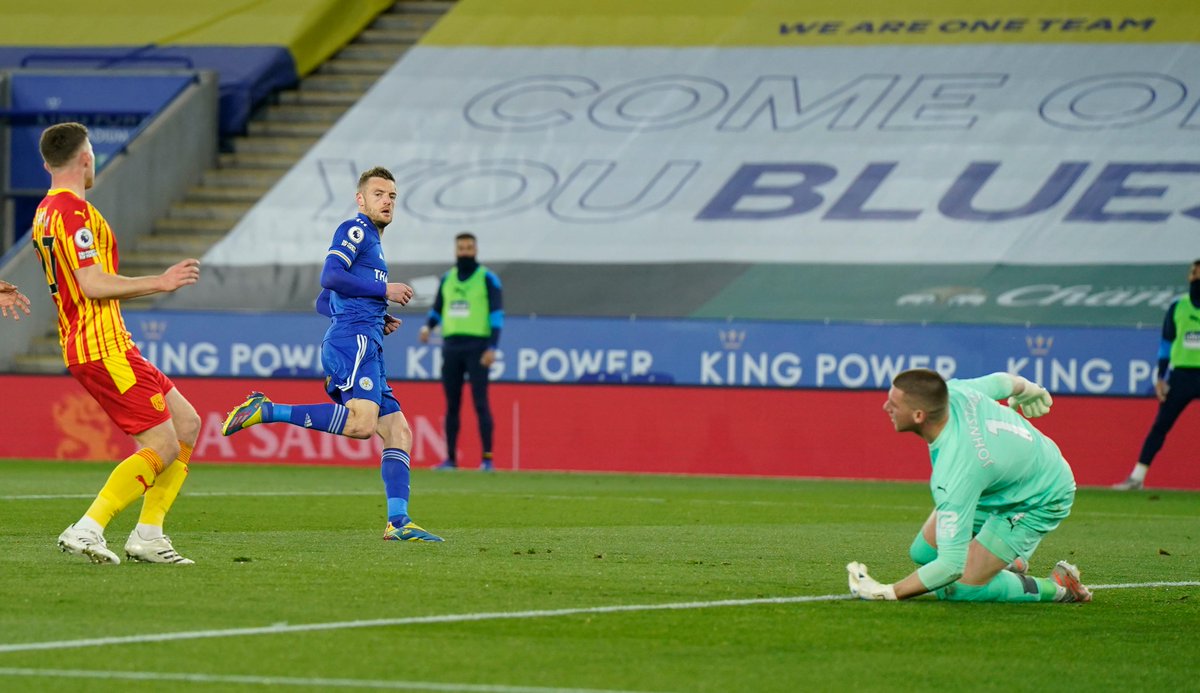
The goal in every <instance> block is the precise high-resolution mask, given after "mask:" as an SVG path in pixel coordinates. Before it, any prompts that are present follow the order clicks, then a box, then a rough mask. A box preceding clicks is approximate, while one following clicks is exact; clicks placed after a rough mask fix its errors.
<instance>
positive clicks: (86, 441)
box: [53, 394, 121, 460]
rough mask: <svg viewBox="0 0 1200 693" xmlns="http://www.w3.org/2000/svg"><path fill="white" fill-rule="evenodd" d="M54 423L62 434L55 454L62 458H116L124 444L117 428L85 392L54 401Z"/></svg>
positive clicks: (118, 456) (119, 455)
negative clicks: (115, 434)
mask: <svg viewBox="0 0 1200 693" xmlns="http://www.w3.org/2000/svg"><path fill="white" fill-rule="evenodd" d="M53 411H54V425H55V427H56V428H58V432H59V433H60V434H61V435H62V438H61V439H60V440H59V442H58V445H57V446H56V447H55V450H54V454H55V456H56V457H58V458H59V459H84V460H114V459H118V458H120V457H121V447H120V445H119V444H118V442H117V441H115V440H113V433H115V432H116V431H117V429H116V427H115V426H113V423H112V421H111V420H110V419H109V418H108V415H107V414H105V413H104V410H103V409H101V408H100V405H99V404H96V401H95V400H93V399H92V398H91V397H89V396H88V395H86V394H73V395H66V396H65V397H63V398H62V399H60V400H59V401H58V402H57V403H56V404H54V408H53Z"/></svg>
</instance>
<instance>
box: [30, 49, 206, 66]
mask: <svg viewBox="0 0 1200 693" xmlns="http://www.w3.org/2000/svg"><path fill="white" fill-rule="evenodd" d="M152 48H158V46H157V45H156V44H153V43H148V44H146V45H144V46H139V47H138V48H135V49H133V50H132V51H130V52H128V53H125V54H123V55H122V54H118V55H113V54H111V53H67V54H60V53H30V54H29V55H26V56H25V57H23V58H21V67H29V64H30V63H31V62H37V61H44V62H51V63H54V62H57V63H76V62H82V61H90V60H94V61H99V62H100V64H99V65H98V66H96V67H97V68H98V69H102V70H103V69H105V68H109V67H112V66H114V65H116V64H117V63H121V62H129V63H135V64H145V63H174V64H176V65H179V66H180V67H182V68H184V69H187V70H193V69H195V67H196V64H195V63H194V62H192V59H191V58H189V57H187V56H186V55H138V53H141V52H143V51H147V50H150V49H152Z"/></svg>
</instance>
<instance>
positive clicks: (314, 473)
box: [0, 461, 1200, 693]
mask: <svg viewBox="0 0 1200 693" xmlns="http://www.w3.org/2000/svg"><path fill="white" fill-rule="evenodd" d="M110 468H111V466H110V465H93V464H78V463H74V464H60V463H41V462H23V461H9V462H0V540H2V543H0V546H2V547H3V550H2V551H0V600H2V604H0V607H2V608H0V689H4V690H39V691H40V690H48V691H53V690H62V691H80V690H87V691H107V690H120V691H131V690H133V691H138V690H146V691H150V690H185V691H209V690H222V691H225V690H247V691H258V690H263V689H264V688H265V687H266V685H265V684H267V683H271V682H273V683H275V684H277V685H279V684H284V683H289V684H295V685H289V686H288V687H287V690H312V691H318V690H353V689H354V687H353V686H350V685H349V683H350V682H346V683H347V685H345V686H337V685H335V683H336V682H334V681H329V680H328V679H353V680H358V681H370V682H375V683H374V684H373V685H375V686H376V687H382V686H383V685H384V684H382V683H379V682H390V683H389V684H387V685H389V686H391V687H393V688H394V689H400V690H426V689H430V688H429V686H425V687H422V686H420V685H418V684H417V683H415V682H427V683H430V684H437V685H439V686H440V687H438V688H432V690H463V691H509V692H511V691H517V690H533V689H549V690H562V689H600V690H620V691H721V692H722V693H725V692H728V691H735V692H738V693H741V692H755V691H788V692H792V691H801V690H835V689H843V690H844V689H847V688H854V689H856V690H930V689H935V688H941V689H945V690H970V691H976V690H997V691H1006V692H1011V691H1013V690H1034V689H1038V690H1048V689H1056V688H1057V689H1071V690H1087V691H1092V690H1121V691H1137V690H1148V691H1154V690H1158V691H1175V690H1195V688H1194V687H1195V685H1196V683H1195V682H1196V677H1197V676H1200V664H1198V663H1197V662H1200V656H1198V655H1197V653H1196V649H1197V645H1198V644H1200V588H1198V587H1190V586H1189V587H1140V588H1133V589H1104V590H1098V591H1097V593H1096V600H1095V601H1094V602H1093V603H1091V604H1087V605H1066V604H1025V605H1002V604H996V605H992V604H947V603H941V602H937V601H936V600H932V599H921V600H917V601H913V602H906V603H900V604H880V603H865V602H857V601H843V600H829V601H817V602H804V603H794V602H793V603H759V604H748V605H731V606H711V607H706V608H688V609H678V610H633V611H623V612H609V613H603V612H591V613H589V612H577V613H571V614H566V615H544V616H537V617H521V618H516V617H511V615H512V614H516V613H519V612H527V611H536V610H551V609H586V608H589V607H609V606H617V605H654V604H669V603H684V602H713V601H717V600H740V599H765V598H776V597H800V596H821V595H838V594H843V593H844V592H845V591H846V579H845V570H844V565H845V563H846V562H847V561H848V560H851V559H856V560H861V561H863V562H865V563H866V564H867V565H869V566H870V567H871V570H872V574H874V575H876V576H878V577H880V578H883V579H885V580H886V581H893V580H896V579H899V578H900V577H903V576H904V575H905V574H907V573H908V572H909V571H910V570H911V568H912V566H911V564H910V562H909V560H908V557H907V549H908V544H909V542H910V541H911V539H912V536H913V534H914V533H915V532H916V530H917V528H918V526H919V525H920V524H921V522H922V521H923V520H924V519H925V517H926V516H927V515H928V512H929V494H928V489H927V488H926V487H925V486H923V485H920V484H898V483H851V482H832V481H829V482H822V481H804V480H780V479H737V478H696V477H691V478H688V477H663V476H623V475H622V476H618V475H611V476H609V475H582V474H537V473H519V474H505V473H499V474H494V475H484V474H480V473H478V472H474V471H465V470H464V471H459V472H452V473H433V472H428V471H424V470H420V471H417V472H415V474H414V479H413V505H412V508H413V514H414V517H415V518H416V519H417V520H418V522H420V523H421V524H422V525H423V526H425V527H426V528H427V529H429V530H431V531H434V532H437V533H440V534H443V535H444V536H446V538H447V541H446V543H444V544H407V543H406V544H398V543H393V542H383V541H381V540H380V539H379V536H380V534H381V532H382V529H383V523H384V517H383V516H384V499H383V495H382V484H381V482H380V481H379V477H378V472H377V470H373V469H335V468H314V467H287V468H283V467H266V466H213V465H205V464H203V463H197V464H194V465H193V466H192V474H191V478H190V479H189V481H188V485H187V486H185V488H184V492H183V495H182V496H181V497H180V499H179V501H178V502H177V503H176V507H175V509H174V510H173V511H172V514H171V517H170V518H169V522H168V532H169V533H170V534H171V535H172V537H173V538H174V540H175V545H176V547H177V548H178V549H179V550H180V551H181V553H183V554H184V555H186V556H189V557H191V558H193V559H195V560H196V562H197V565H195V566H190V567H174V566H149V565H140V564H128V563H123V564H122V565H120V566H94V565H91V564H89V563H87V562H86V561H84V560H83V559H81V558H80V557H77V556H67V555H64V554H60V553H58V552H57V550H56V548H55V546H54V540H55V538H56V536H57V535H58V533H59V532H60V531H61V530H62V528H63V527H65V526H66V525H67V524H68V523H70V522H72V521H74V520H75V519H76V518H77V517H78V516H79V515H80V514H81V513H82V512H83V510H84V509H85V508H86V507H87V504H88V503H89V502H90V498H91V496H92V495H93V494H94V493H95V491H96V490H97V489H98V488H99V486H100V485H101V484H102V483H103V480H104V478H105V477H106V476H107V474H108V471H109V470H110ZM32 495H56V496H59V495H61V496H68V497H51V498H31V497H30V496H32ZM1198 518H1200V494H1195V493H1178V492H1175V493H1169V492H1162V493H1151V492H1144V493H1132V494H1120V493H1115V492H1109V491H1102V490H1089V489H1084V490H1081V491H1080V493H1079V495H1078V498H1077V500H1076V505H1075V512H1074V514H1073V515H1072V516H1071V517H1070V518H1069V519H1068V520H1067V521H1066V522H1064V523H1063V526H1062V527H1061V528H1060V529H1059V530H1058V531H1057V532H1055V533H1054V534H1052V535H1051V536H1050V537H1048V538H1047V539H1046V541H1045V542H1043V544H1042V547H1041V549H1040V550H1039V552H1038V554H1037V555H1036V556H1035V557H1034V559H1033V569H1034V571H1035V572H1037V573H1046V572H1048V571H1049V569H1050V567H1051V566H1052V565H1053V563H1054V561H1055V560H1059V559H1064V558H1065V559H1069V560H1071V561H1073V562H1076V563H1078V564H1079V565H1080V567H1081V569H1082V570H1083V576H1084V580H1085V582H1087V583H1089V584H1097V585H1104V584H1121V583H1146V582H1156V581H1184V580H1191V581H1194V580H1200V519H1198ZM135 521H136V511H135V509H131V510H130V511H127V512H126V513H125V514H123V515H122V516H120V517H118V518H117V520H116V521H115V522H114V523H113V525H112V526H111V527H110V528H109V531H108V538H109V541H110V544H111V545H112V546H113V548H114V549H115V550H117V551H118V553H121V551H120V547H121V546H122V545H123V543H124V539H125V536H126V535H127V534H128V532H129V530H130V529H131V528H132V526H133V523H134V522H135ZM484 613H487V614H509V615H510V617H507V618H488V619H480V620H452V621H447V622H425V623H420V622H416V623H412V622H410V623H401V624H392V625H375V626H363V625H361V624H360V625H358V626H357V627H342V628H337V629H329V630H311V631H302V632H280V633H268V634H257V635H248V634H236V633H227V634H223V635H220V636H219V637H206V638H188V639H179V640H172V641H163V642H132V643H108V644H101V645H94V646H86V647H84V646H72V647H67V648H61V649H42V650H32V651H3V650H4V646H6V645H11V644H14V643H44V642H58V641H65V640H75V639H85V638H115V637H120V636H144V635H148V634H162V633H172V632H190V631H213V630H226V629H239V628H256V627H264V626H270V625H272V624H280V623H286V624H292V625H296V624H319V623H335V622H352V621H360V620H371V619H403V618H408V617H421V616H427V617H431V616H445V615H455V614H460V615H461V614H484ZM18 669H20V670H46V669H56V670H64V669H68V670H79V671H84V672H101V671H115V672H156V673H175V674H189V675H199V677H198V678H195V679H193V680H171V681H163V680H145V681H131V680H126V679H104V678H100V677H99V675H98V674H96V673H87V674H80V676H81V677H83V678H67V677H63V676H51V675H47V674H46V673H44V672H43V673H37V674H33V675H25V674H22V675H17V674H16V673H14V670H18ZM242 676H244V677H256V678H251V679H244V680H243V679H236V678H229V677H242ZM276 677H287V678H288V679H289V680H288V681H283V680H278V679H276ZM410 684H411V685H410ZM406 686H407V687H406ZM359 687H360V688H365V687H367V684H365V683H364V684H363V685H361V686H359Z"/></svg>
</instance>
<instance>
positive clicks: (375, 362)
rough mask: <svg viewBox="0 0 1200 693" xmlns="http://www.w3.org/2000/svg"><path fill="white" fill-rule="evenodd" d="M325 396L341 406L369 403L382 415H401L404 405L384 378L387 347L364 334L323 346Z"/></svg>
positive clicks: (334, 339)
mask: <svg viewBox="0 0 1200 693" xmlns="http://www.w3.org/2000/svg"><path fill="white" fill-rule="evenodd" d="M321 365H322V366H324V368H325V392H326V393H327V394H328V395H329V398H330V399H332V400H333V401H334V402H336V403H337V404H341V405H345V404H346V402H349V401H350V400H352V399H365V400H370V401H372V402H374V403H375V404H377V405H379V415H380V416H381V417H382V416H387V415H388V414H394V413H396V412H398V411H400V402H399V401H397V400H396V396H395V394H393V393H392V386H391V385H388V382H387V378H386V377H385V376H384V366H383V346H382V345H381V344H379V342H377V341H375V340H373V339H370V338H368V337H367V336H366V335H364V334H357V335H355V334H351V335H346V336H338V337H329V338H326V339H325V341H324V342H323V343H322V344H321Z"/></svg>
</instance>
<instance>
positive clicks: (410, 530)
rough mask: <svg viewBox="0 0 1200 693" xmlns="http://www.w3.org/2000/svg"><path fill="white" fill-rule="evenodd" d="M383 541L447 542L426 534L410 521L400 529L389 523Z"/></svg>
mask: <svg viewBox="0 0 1200 693" xmlns="http://www.w3.org/2000/svg"><path fill="white" fill-rule="evenodd" d="M406 519H407V518H406ZM383 539H384V541H445V540H444V539H442V538H441V537H439V536H438V535H436V534H432V533H430V532H426V531H425V530H424V529H422V528H421V527H419V526H418V525H417V523H415V522H413V521H412V520H408V521H407V522H405V523H404V524H403V525H401V526H399V527H397V526H395V525H393V524H392V523H391V522H389V523H387V527H385V528H384V530H383Z"/></svg>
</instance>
